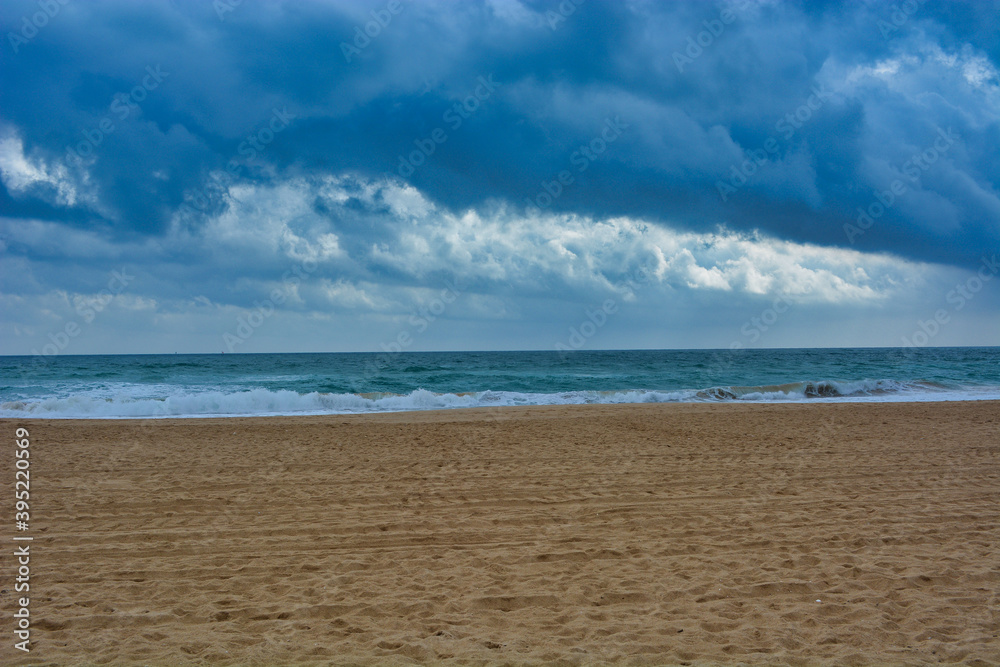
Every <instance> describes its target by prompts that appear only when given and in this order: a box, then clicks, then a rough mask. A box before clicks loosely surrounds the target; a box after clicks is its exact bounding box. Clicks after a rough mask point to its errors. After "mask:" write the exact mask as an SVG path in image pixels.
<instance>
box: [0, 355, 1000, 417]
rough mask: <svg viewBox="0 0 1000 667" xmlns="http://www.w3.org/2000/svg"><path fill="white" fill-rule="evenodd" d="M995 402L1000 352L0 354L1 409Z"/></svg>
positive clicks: (8, 412) (157, 411) (41, 412)
mask: <svg viewBox="0 0 1000 667" xmlns="http://www.w3.org/2000/svg"><path fill="white" fill-rule="evenodd" d="M982 399H1000V348H997V347H990V348H907V349H903V348H863V349H794V350H737V351H729V350H632V351H592V352H591V351H578V352H572V353H569V354H561V353H559V352H554V351H553V352H402V353H396V354H390V353H385V354H245V355H244V354H237V355H123V356H51V357H41V356H35V357H0V416H3V417H145V416H154V417H166V416H220V415H223V416H236V415H284V414H335V413H354V412H386V411H400V410H425V409H440V408H460V407H483V406H502V405H551V404H571V403H642V402H672V401H682V402H697V401H716V402H718V401H761V402H763V401H768V402H773V401H927V400H982Z"/></svg>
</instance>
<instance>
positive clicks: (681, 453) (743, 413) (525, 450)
mask: <svg viewBox="0 0 1000 667" xmlns="http://www.w3.org/2000/svg"><path fill="white" fill-rule="evenodd" d="M998 407H1000V402H997V401H947V402H934V403H931V402H916V403H914V402H906V403H901V402H891V403H884V402H879V403H856V402H852V403H846V402H845V403H841V402H838V403H752V404H751V403H647V404H599V405H557V406H511V407H505V408H462V409H447V410H427V411H408V412H392V413H365V414H339V415H316V416H288V417H256V416H255V417H221V418H220V417H215V418H209V417H205V418H162V419H82V420H79V419H78V420H71V419H9V418H4V419H0V423H2V426H3V428H5V429H7V431H8V432H10V433H13V432H14V429H16V428H18V427H21V428H26V429H27V430H28V431H29V432H30V434H31V478H32V486H31V502H32V513H33V515H32V526H31V535H32V536H33V538H34V539H33V541H32V542H31V550H32V551H31V553H32V561H31V564H32V572H31V596H32V597H31V607H30V609H31V618H32V624H33V625H32V635H31V636H32V651H31V653H30V654H25V655H24V656H23V657H22V656H20V655H16V654H17V653H19V652H17V651H13V650H11V653H12V654H15V655H12V657H11V659H10V661H9V662H10V663H11V664H36V663H37V662H38V661H39V660H41V661H45V662H47V663H49V662H51V663H63V664H65V663H79V662H106V661H107V662H113V663H128V664H135V663H142V664H151V665H169V664H177V663H178V662H198V663H201V664H219V665H242V664H302V665H306V664H308V665H312V664H315V665H319V664H330V663H334V664H344V663H351V664H413V663H419V664H482V665H493V664H502V663H515V664H550V663H554V662H558V663H562V664H572V665H577V664H579V665H583V664H629V665H632V664H635V665H640V664H642V665H645V664H683V663H690V664H737V663H747V662H749V663H752V664H759V663H763V662H767V663H775V662H780V663H783V664H856V665H866V664H880V665H881V664H923V663H926V662H937V661H938V660H944V661H946V662H963V663H973V664H974V663H975V662H976V661H980V664H993V663H996V662H998V661H1000V639H998V636H1000V616H998V615H997V614H996V612H995V611H993V610H995V609H997V608H1000V562H998V560H997V557H996V554H995V545H996V544H997V543H1000V525H998V523H997V521H996V507H997V505H998V503H1000V428H998V426H1000V410H998ZM0 464H2V465H0V467H2V469H3V470H2V472H0V475H2V476H3V479H4V480H5V483H8V484H10V482H9V481H8V480H13V479H14V457H13V454H12V453H11V448H10V447H8V448H7V451H6V453H4V454H3V455H2V456H0ZM10 497H13V496H12V495H11V496H10ZM10 502H13V501H10ZM5 577H7V578H8V579H10V576H7V575H5ZM9 584H12V581H3V582H0V588H2V589H7V590H8V591H9V590H10V588H11V585H9ZM5 595H10V593H9V592H8V593H6V594H5ZM2 601H3V603H4V605H5V608H9V607H10V606H11V605H12V603H11V601H10V599H9V597H3V600H2ZM11 622H12V619H11V618H10V616H9V615H8V617H7V621H6V622H5V623H8V624H9V623H11ZM9 629H10V626H8V631H9Z"/></svg>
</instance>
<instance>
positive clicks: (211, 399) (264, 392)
mask: <svg viewBox="0 0 1000 667" xmlns="http://www.w3.org/2000/svg"><path fill="white" fill-rule="evenodd" d="M172 391H176V392H178V393H173V394H170V395H165V396H160V397H153V398H131V397H128V396H125V395H123V394H121V393H118V394H117V395H114V396H92V395H73V396H68V397H51V398H38V399H25V400H20V401H8V402H5V403H2V404H0V416H2V417H8V418H10V417H14V418H17V417H22V418H23V417H31V418H63V419H68V418H83V419H116V418H130V417H237V416H276V415H322V414H354V413H377V412H403V411H411V410H441V409H452V408H491V407H501V406H514V405H583V404H621V403H724V402H758V403H760V402H800V401H941V400H986V399H1000V387H980V388H975V389H971V388H961V387H955V386H946V385H943V384H940V383H935V382H929V381H913V382H901V381H896V380H859V381H856V382H840V381H832V380H826V381H804V382H790V383H787V384H777V385H760V386H749V387H740V386H720V387H708V388H705V389H682V390H676V391H666V390H664V391H657V390H645V389H641V390H640V389H637V390H626V391H564V392H555V393H527V392H514V391H480V392H461V393H435V392H431V391H427V390H425V389H417V390H415V391H412V392H410V393H409V394H390V393H366V394H349V393H324V392H310V393H298V392H294V391H288V390H279V391H272V390H268V389H251V390H248V391H229V392H225V391H198V392H195V393H180V392H181V391H182V388H180V387H175V388H172Z"/></svg>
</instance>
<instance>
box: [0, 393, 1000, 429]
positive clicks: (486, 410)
mask: <svg viewBox="0 0 1000 667" xmlns="http://www.w3.org/2000/svg"><path fill="white" fill-rule="evenodd" d="M968 403H971V404H979V403H983V404H996V405H998V406H1000V399H997V398H969V399H962V398H956V399H945V400H890V401H878V400H874V401H873V400H852V399H850V398H840V399H834V400H825V399H815V400H808V399H807V400H788V401H662V402H650V403H552V404H550V403H542V404H531V405H497V406H492V407H483V406H475V407H453V408H433V409H420V408H416V409H405V410H380V411H371V412H323V413H309V414H259V415H258V414H234V415H204V416H202V415H180V416H173V415H170V416H162V417H161V416H154V415H148V416H143V417H132V416H128V417H107V416H102V417H34V416H25V417H5V416H0V423H2V422H21V421H23V422H39V423H45V422H50V421H51V422H82V423H86V422H128V421H157V422H161V421H171V420H176V421H195V422H198V421H212V420H231V419H322V418H326V417H329V418H339V417H378V416H380V415H419V414H425V413H435V414H437V413H440V414H451V413H457V412H463V413H464V412H471V413H474V414H484V415H495V414H496V413H497V412H498V411H502V412H506V411H508V410H514V411H516V410H533V409H541V408H556V409H578V408H579V409H588V408H611V409H614V408H624V409H629V408H638V409H644V408H648V407H650V406H718V407H725V406H733V407H738V406H743V407H748V408H752V407H755V406H759V407H767V406H783V405H795V406H836V405H843V406H862V405H872V406H877V405H952V404H968Z"/></svg>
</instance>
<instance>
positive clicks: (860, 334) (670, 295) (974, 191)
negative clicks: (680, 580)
mask: <svg viewBox="0 0 1000 667" xmlns="http://www.w3.org/2000/svg"><path fill="white" fill-rule="evenodd" d="M0 32H2V44H0V353H2V354H20V355H33V354H43V355H52V354H104V353H173V352H181V353H218V352H220V351H224V352H229V353H250V352H327V351H329V352H351V351H356V352H379V351H397V350H413V351H417V350H518V349H522V350H550V349H561V350H566V349H570V350H575V349H630V348H743V347H746V348H751V347H855V346H901V345H913V346H918V347H922V346H948V345H998V344H1000V337H998V332H1000V278H998V275H1000V265H998V264H997V261H998V260H1000V76H998V68H1000V3H998V2H985V1H982V2H978V1H977V2H943V1H935V0H906V1H905V2H894V3H888V2H845V3H827V2H798V3H795V2H772V1H769V0H760V1H758V2H749V1H747V0H735V1H728V0H726V1H723V2H693V1H689V2H639V1H622V2H611V1H610V0H609V1H603V0H562V1H561V2H556V1H551V2H530V1H527V0H524V1H521V0H486V1H481V2H459V1H457V0H455V1H452V2H438V1H432V0H427V1H417V0H413V1H405V0H376V1H372V2H362V1H361V0H352V1H350V2H307V1H302V2H276V1H250V0H244V1H242V2H241V1H240V0H214V2H207V1H206V2H193V1H192V2H188V1H183V2H182V1H173V2H170V1H158V2H157V1H152V2H132V1H129V2H124V1H121V2H106V1H100V0H95V1H86V2H85V1H83V0H31V1H27V0H26V1H20V0H7V1H5V2H3V3H2V4H0Z"/></svg>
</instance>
